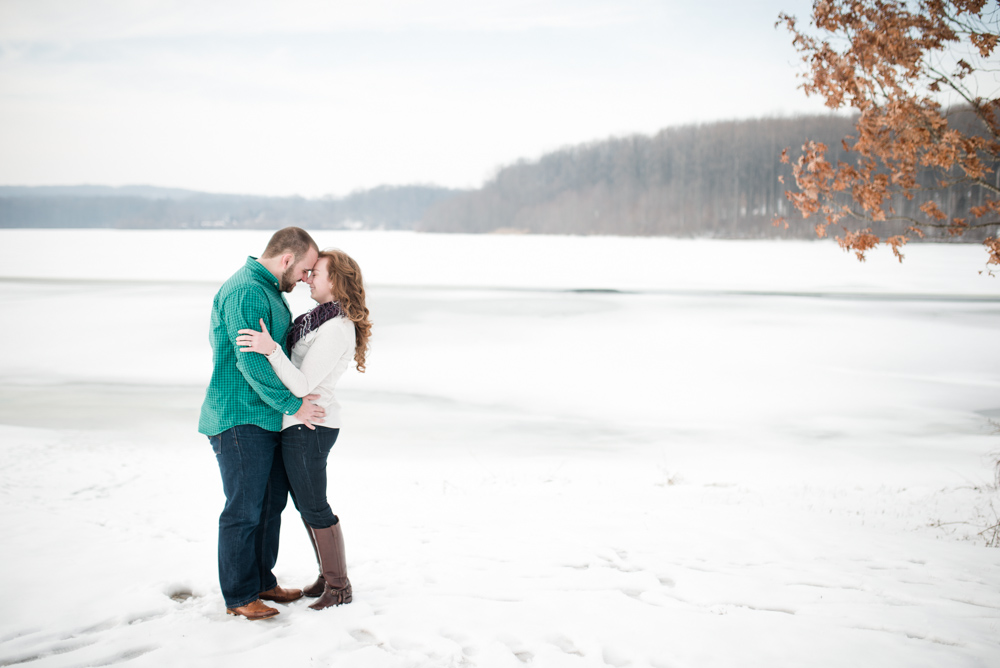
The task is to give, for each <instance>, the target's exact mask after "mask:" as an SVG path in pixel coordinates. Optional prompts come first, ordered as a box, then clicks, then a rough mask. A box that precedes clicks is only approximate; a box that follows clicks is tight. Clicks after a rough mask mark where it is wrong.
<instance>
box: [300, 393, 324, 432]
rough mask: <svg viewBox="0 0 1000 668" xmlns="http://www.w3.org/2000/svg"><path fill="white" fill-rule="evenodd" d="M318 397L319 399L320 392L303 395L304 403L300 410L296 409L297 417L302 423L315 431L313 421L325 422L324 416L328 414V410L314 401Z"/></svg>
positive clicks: (316, 422) (317, 422)
mask: <svg viewBox="0 0 1000 668" xmlns="http://www.w3.org/2000/svg"><path fill="white" fill-rule="evenodd" d="M316 399H319V395H318V394H307V395H306V396H304V397H302V405H301V406H300V407H299V410H297V411H295V417H296V418H298V419H299V421H300V422H302V424H304V425H305V426H307V427H309V428H310V429H312V430H314V431H315V429H316V427H314V426H313V423H315V424H321V423H322V422H323V417H324V416H325V415H326V411H325V410H324V409H323V407H322V406H317V405H316V404H314V403H312V402H313V401H314V400H316Z"/></svg>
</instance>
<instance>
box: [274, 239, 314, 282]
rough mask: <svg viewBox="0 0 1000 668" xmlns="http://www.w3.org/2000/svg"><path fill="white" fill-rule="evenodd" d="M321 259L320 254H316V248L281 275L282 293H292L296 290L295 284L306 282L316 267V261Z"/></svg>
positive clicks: (311, 249)
mask: <svg viewBox="0 0 1000 668" xmlns="http://www.w3.org/2000/svg"><path fill="white" fill-rule="evenodd" d="M318 258H319V253H317V252H316V249H315V248H310V249H309V252H308V253H306V254H305V255H303V256H302V259H301V260H299V261H298V262H295V263H294V264H293V265H292V266H290V267H289V268H288V269H286V270H285V272H284V273H283V274H282V275H281V281H280V283H281V285H280V287H281V291H282V292H291V291H292V290H294V289H295V284H296V283H298V282H299V281H303V282H305V280H306V279H307V278H309V273H310V272H311V271H312V270H313V267H315V266H316V260H317V259H318Z"/></svg>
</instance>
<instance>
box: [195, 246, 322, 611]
mask: <svg viewBox="0 0 1000 668" xmlns="http://www.w3.org/2000/svg"><path fill="white" fill-rule="evenodd" d="M318 256H319V249H318V247H317V246H316V242H315V241H313V240H312V237H310V236H309V233H308V232H306V231H305V230H303V229H300V228H298V227H286V228H285V229H283V230H278V231H277V232H275V234H274V236H272V237H271V240H270V241H269V242H268V244H267V248H265V249H264V253H263V254H262V255H261V257H260V259H257V258H255V257H249V258H247V262H246V264H245V265H244V266H243V267H242V268H241V269H239V270H238V271H237V272H236V273H235V274H233V275H232V277H230V278H229V280H227V281H226V282H225V283H224V284H223V285H222V287H221V288H219V292H218V293H217V294H216V295H215V300H214V302H213V303H212V324H211V332H210V340H211V343H212V363H213V367H214V369H213V371H212V380H211V382H210V383H209V386H208V391H207V393H206V396H205V403H204V404H202V407H201V420H200V421H199V423H198V431H200V432H201V433H202V434H205V435H207V436H208V437H209V438H208V440H209V442H210V443H211V444H212V450H213V451H214V452H215V457H216V459H217V460H218V462H219V471H220V472H221V473H222V489H223V491H224V492H225V495H226V505H225V508H224V509H223V511H222V514H221V515H220V516H219V583H220V585H221V586H222V595H223V597H224V598H225V600H226V612H227V613H229V614H231V615H241V616H243V617H247V618H248V619H265V618H267V617H273V616H274V615H277V614H278V611H277V610H275V609H274V608H272V607H269V606H268V605H266V604H265V603H264V602H263V601H264V600H267V601H276V602H279V603H287V602H289V601H294V600H295V599H297V598H299V597H301V596H302V591H301V590H299V589H291V590H288V589H282V588H281V587H279V586H278V581H277V580H276V579H275V577H274V574H273V573H272V572H271V569H272V568H273V567H274V564H275V562H276V561H277V558H278V532H279V530H280V528H281V511H282V510H284V508H285V504H286V502H287V500H288V478H287V476H286V475H285V468H284V463H283V462H282V459H281V451H280V446H281V436H280V432H281V417H282V415H294V416H295V417H297V418H298V419H299V420H301V421H302V422H303V424H305V425H306V426H307V427H309V428H310V429H312V428H313V426H312V423H314V422H315V423H320V422H322V421H323V420H322V419H321V418H322V417H323V415H324V414H325V412H324V410H323V409H322V408H321V407H319V406H316V405H314V404H312V403H311V401H308V400H312V399H316V398H317V397H318V395H313V394H311V395H308V396H307V397H305V400H303V399H299V398H297V397H295V396H294V395H292V393H291V392H289V391H288V390H287V389H286V388H285V386H284V385H282V384H281V381H279V380H278V377H277V376H276V375H275V374H274V371H272V370H271V364H270V363H269V362H268V361H267V359H266V358H265V356H264V355H248V354H241V353H240V352H239V349H238V347H237V345H236V337H237V332H238V331H239V330H240V329H248V328H252V327H259V326H260V320H261V319H263V320H264V322H265V323H266V324H267V328H268V330H270V331H271V332H272V334H273V336H274V340H275V341H278V342H281V344H282V347H283V348H284V341H285V336H286V333H287V331H288V328H289V326H290V325H291V322H292V315H291V311H290V310H289V308H288V302H287V301H286V300H285V296H284V294H282V293H285V292H291V291H292V290H293V289H294V288H295V284H296V283H298V282H299V281H305V279H306V278H307V277H308V276H309V274H310V272H311V271H312V269H313V265H315V264H316V259H317V258H318ZM285 352H286V353H287V352H289V351H288V350H285ZM262 599H263V600H262Z"/></svg>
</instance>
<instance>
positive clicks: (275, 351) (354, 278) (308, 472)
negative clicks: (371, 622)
mask: <svg viewBox="0 0 1000 668" xmlns="http://www.w3.org/2000/svg"><path fill="white" fill-rule="evenodd" d="M306 282H307V283H308V284H309V286H310V289H311V290H310V291H311V294H312V298H313V299H315V300H316V301H317V302H319V306H317V307H316V308H314V309H313V310H312V311H309V312H308V313H305V314H303V315H300V316H299V317H298V318H296V319H295V321H294V322H293V323H292V327H291V329H290V330H289V332H288V342H287V343H288V350H289V351H291V359H290V360H289V358H288V357H286V356H285V353H284V351H282V349H281V346H280V345H278V344H276V343H275V342H274V340H272V339H271V335H270V334H269V333H268V331H267V328H266V327H264V322H263V321H261V329H262V330H263V331H260V332H258V331H255V330H252V329H241V330H239V336H238V337H237V338H236V343H237V344H238V345H240V346H244V347H243V348H241V349H240V350H241V351H243V352H254V353H260V354H262V355H265V356H266V357H267V359H268V361H269V362H270V363H271V367H272V368H273V369H274V372H275V373H276V374H277V376H278V378H279V379H280V380H281V382H282V383H284V385H285V387H287V388H288V389H289V390H290V391H291V392H292V394H294V395H295V396H297V397H304V396H306V395H307V394H318V395H319V399H317V400H316V401H315V403H316V404H317V405H319V406H322V407H323V408H324V409H325V410H326V418H325V422H324V423H323V425H322V426H320V425H316V426H315V428H314V429H310V428H309V427H307V426H306V425H304V424H302V422H300V421H299V420H297V419H296V418H295V417H294V416H290V415H286V416H284V417H283V418H282V426H281V455H282V459H283V460H284V463H285V470H286V472H287V473H288V481H289V482H290V483H291V489H292V501H293V502H294V503H295V507H296V508H298V510H299V513H301V515H302V521H303V522H304V523H305V525H306V529H307V530H308V531H309V537H310V539H311V540H312V543H313V548H314V549H315V550H316V559H317V561H319V570H320V574H319V578H318V579H317V580H316V582H314V583H313V584H312V585H311V586H309V587H307V588H306V589H305V590H304V592H303V593H304V594H305V595H306V596H311V597H319V600H318V601H316V602H315V603H313V604H312V605H310V606H309V607H310V608H313V609H314V610H322V609H323V608H328V607H330V606H332V605H340V604H342V603H350V602H351V599H352V593H351V582H350V580H348V579H347V562H346V560H345V558H344V537H343V534H342V533H341V530H340V520H339V518H338V517H337V516H336V515H334V514H333V511H332V510H331V509H330V504H329V503H328V502H327V500H326V483H327V479H326V459H327V455H329V454H330V449H331V448H332V447H333V444H334V443H335V442H336V441H337V436H338V434H339V433H340V404H339V403H337V400H336V398H335V397H334V394H333V388H334V386H335V385H336V384H337V380H338V379H339V378H340V376H341V375H343V373H344V371H346V370H347V367H348V365H349V364H350V362H351V359H352V358H353V359H354V361H355V362H356V363H357V368H358V371H359V372H361V373H364V371H365V353H366V352H367V350H368V338H369V337H370V336H371V328H372V325H371V322H370V321H369V320H368V308H367V307H366V306H365V288H364V284H363V283H362V281H361V269H359V268H358V265H357V263H356V262H355V261H354V260H353V259H351V258H350V257H349V256H348V255H347V254H346V253H344V252H343V251H339V250H325V251H323V252H321V253H320V254H319V259H318V260H317V261H316V266H315V267H314V268H313V271H312V273H311V275H310V276H309V278H308V279H307V280H306Z"/></svg>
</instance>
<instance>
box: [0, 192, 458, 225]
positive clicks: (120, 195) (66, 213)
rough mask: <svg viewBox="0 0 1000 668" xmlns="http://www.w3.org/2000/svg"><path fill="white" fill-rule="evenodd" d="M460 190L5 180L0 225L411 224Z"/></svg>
mask: <svg viewBox="0 0 1000 668" xmlns="http://www.w3.org/2000/svg"><path fill="white" fill-rule="evenodd" d="M461 192H463V191H457V190H449V189H447V188H438V187H435V186H380V187H378V188H373V189H371V190H364V191H359V192H355V193H351V194H350V195H347V196H346V197H342V198H325V199H304V198H301V197H253V196H250V195H218V194H209V193H201V192H196V191H193V190H180V189H176V188H157V187H154V186H124V187H120V188H111V187H108V186H41V187H25V186H0V228H12V227H49V228H72V227H111V228H133V229H164V228H194V229H197V228H242V229H274V228H277V227H283V226H286V225H297V226H300V227H305V228H308V229H344V228H352V229H390V230H397V229H413V228H414V226H415V225H416V223H417V222H418V221H419V220H420V219H421V218H422V217H423V215H424V212H425V211H426V210H427V209H428V207H430V206H431V205H432V204H435V203H438V202H440V201H442V200H444V199H447V198H449V197H453V196H455V195H456V194H459V193H461Z"/></svg>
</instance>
